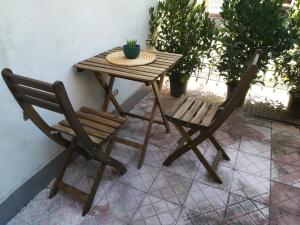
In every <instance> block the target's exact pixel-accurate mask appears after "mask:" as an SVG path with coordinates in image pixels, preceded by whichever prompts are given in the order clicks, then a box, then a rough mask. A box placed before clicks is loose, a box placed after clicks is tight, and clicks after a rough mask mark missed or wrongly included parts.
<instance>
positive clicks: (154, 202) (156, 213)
mask: <svg viewBox="0 0 300 225" xmlns="http://www.w3.org/2000/svg"><path fill="white" fill-rule="evenodd" d="M180 211H181V207H180V206H179V205H176V204H173V203H171V202H169V201H166V200H163V199H160V198H157V197H154V196H152V195H150V194H148V195H147V196H146V198H145V199H144V201H143V202H142V204H141V206H140V207H139V209H138V211H137V212H136V214H135V216H134V217H133V220H132V222H131V224H134V225H137V224H145V225H147V224H149V225H150V224H158V225H170V224H175V223H176V221H177V218H178V216H179V213H180ZM154 221H155V222H156V223H154Z"/></svg>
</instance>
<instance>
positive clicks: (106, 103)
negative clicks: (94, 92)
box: [102, 77, 115, 112]
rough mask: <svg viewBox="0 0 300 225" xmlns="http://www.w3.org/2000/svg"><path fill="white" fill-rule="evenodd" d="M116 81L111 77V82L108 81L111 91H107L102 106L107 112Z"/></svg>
mask: <svg viewBox="0 0 300 225" xmlns="http://www.w3.org/2000/svg"><path fill="white" fill-rule="evenodd" d="M114 82H115V78H114V77H110V79H109V83H108V90H110V92H106V93H105V99H104V102H103V106H102V110H103V111H104V112H107V109H108V105H109V102H110V95H111V92H112V88H113V85H114Z"/></svg>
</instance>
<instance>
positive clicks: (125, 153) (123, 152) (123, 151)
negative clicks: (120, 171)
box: [110, 142, 139, 165]
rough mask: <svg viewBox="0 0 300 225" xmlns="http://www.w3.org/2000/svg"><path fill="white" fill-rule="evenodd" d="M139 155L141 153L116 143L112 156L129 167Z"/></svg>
mask: <svg viewBox="0 0 300 225" xmlns="http://www.w3.org/2000/svg"><path fill="white" fill-rule="evenodd" d="M138 153H139V151H138V150H137V149H135V148H133V147H130V146H127V145H123V144H120V143H117V142H116V143H114V146H113V150H112V152H111V154H110V156H111V157H113V158H115V159H117V160H119V161H120V162H121V163H123V164H125V165H127V164H128V163H129V162H130V160H131V159H132V158H133V157H134V156H135V155H138Z"/></svg>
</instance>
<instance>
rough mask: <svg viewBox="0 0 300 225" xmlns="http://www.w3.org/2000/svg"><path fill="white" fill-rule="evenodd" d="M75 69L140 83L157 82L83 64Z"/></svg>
mask: <svg viewBox="0 0 300 225" xmlns="http://www.w3.org/2000/svg"><path fill="white" fill-rule="evenodd" d="M75 67H76V68H79V69H85V70H90V71H93V72H98V73H108V74H110V75H112V76H115V77H120V78H124V79H129V80H134V81H139V82H146V83H147V82H153V81H154V80H156V79H155V78H150V77H145V76H139V75H134V74H131V73H126V72H121V71H118V72H117V73H116V71H115V70H109V69H103V68H99V67H95V66H87V65H83V64H81V63H78V64H76V65H75Z"/></svg>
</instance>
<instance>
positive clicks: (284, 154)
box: [272, 145, 300, 167]
mask: <svg viewBox="0 0 300 225" xmlns="http://www.w3.org/2000/svg"><path fill="white" fill-rule="evenodd" d="M272 159H274V160H276V161H279V162H283V163H286V164H291V165H295V166H299V167H300V149H299V148H294V147H290V146H285V145H276V146H272Z"/></svg>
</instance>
